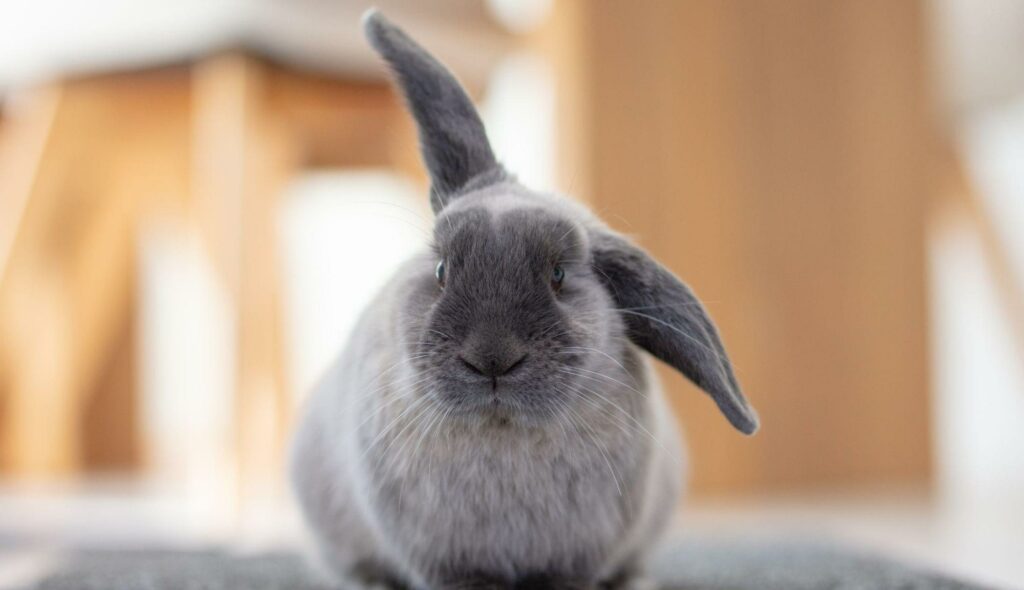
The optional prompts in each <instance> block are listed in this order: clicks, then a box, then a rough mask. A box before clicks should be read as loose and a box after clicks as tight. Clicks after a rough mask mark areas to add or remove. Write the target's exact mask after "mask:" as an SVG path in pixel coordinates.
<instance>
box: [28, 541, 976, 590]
mask: <svg viewBox="0 0 1024 590" xmlns="http://www.w3.org/2000/svg"><path fill="white" fill-rule="evenodd" d="M652 575H653V577H654V578H655V579H656V580H657V581H658V582H659V584H660V585H661V587H662V588H663V589H664V590H825V589H828V590H887V589H899V590H915V589H942V590H946V589H948V590H953V589H976V588H983V587H982V586H977V585H971V584H967V583H965V582H961V581H957V580H954V579H950V578H948V577H945V576H943V575H940V574H937V573H933V572H927V571H923V570H922V569H919V568H916V567H913V566H909V565H905V564H900V563H896V562H893V561H889V560H885V559H881V558H877V557H871V556H867V555H864V554H861V553H858V552H856V551H851V550H849V549H843V548H840V547H837V546H830V545H823V544H818V543H802V542H789V541H785V542H745V541H739V542H737V541H711V540H707V539H701V540H677V541H675V542H673V543H670V544H668V545H667V546H666V547H665V549H664V550H663V551H661V552H660V553H659V555H658V556H657V557H656V559H655V560H654V562H653V564H652ZM70 589H75V590H228V589H244V590H285V589H287V590H331V586H329V585H327V584H325V583H324V582H322V581H319V580H317V578H316V577H315V576H314V575H313V573H312V572H311V571H310V570H309V569H308V568H307V567H306V565H305V564H304V563H303V561H302V559H301V558H299V557H298V556H296V555H294V554H288V553H271V554H263V555H258V556H241V555H233V554H230V553H227V552H222V551H193V552H183V551H121V552H95V553H81V554H78V555H77V557H76V558H74V559H72V560H71V561H70V562H68V563H67V564H65V565H64V566H63V567H62V569H60V570H59V571H57V572H55V573H53V574H52V575H51V576H49V577H48V578H46V579H45V580H43V581H42V582H40V583H39V584H38V585H37V586H35V587H34V589H26V590H70Z"/></svg>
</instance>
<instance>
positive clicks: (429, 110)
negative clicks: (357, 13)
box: [363, 9, 505, 213]
mask: <svg viewBox="0 0 1024 590" xmlns="http://www.w3.org/2000/svg"><path fill="white" fill-rule="evenodd" d="M363 30H364V32H365V33H366V38H367V39H368V40H369V42H370V45H372V46H373V48H374V49H376V50H377V53H379V54H380V55H381V56H382V57H383V58H384V60H385V61H387V63H388V65H389V66H390V67H391V69H392V71H393V72H394V74H395V78H396V81H397V82H398V86H399V87H400V88H401V90H402V93H403V94H404V95H405V100H406V103H407V104H408V107H409V110H411V111H412V115H413V118H414V119H416V125H417V127H418V128H419V136H420V150H421V152H422V154H423V161H424V163H425V164H426V166H427V171H428V172H429V173H430V181H431V186H430V204H431V207H433V209H434V212H435V213H436V212H438V211H440V210H441V209H442V208H443V207H444V206H445V204H446V203H447V202H448V200H449V199H451V198H453V197H454V196H457V195H458V193H459V192H460V191H461V190H463V189H464V188H465V187H466V185H467V184H468V183H469V182H470V181H471V180H477V182H480V181H481V180H482V181H484V182H483V184H490V183H492V182H496V181H498V180H500V179H501V178H503V177H504V176H505V173H504V171H503V170H502V168H501V166H500V165H499V164H498V162H497V160H495V158H494V152H492V151H491V144H490V142H488V141H487V132H486V131H485V130H484V125H483V123H482V122H481V121H480V115H479V114H477V111H476V108H475V107H474V106H473V102H472V101H471V100H470V99H469V95H467V94H466V91H465V90H464V89H463V88H462V86H461V85H460V84H459V82H458V80H456V79H455V77H454V76H452V74H451V72H449V71H448V69H447V68H445V67H444V66H443V65H442V64H441V63H440V62H439V61H437V60H436V59H435V58H434V57H433V56H432V55H430V54H429V53H427V51H426V50H425V49H423V48H422V47H420V45H419V44H418V43H416V42H415V41H413V40H412V39H411V38H410V37H409V36H408V35H406V34H405V32H404V31H402V30H401V29H400V28H398V27H396V26H395V25H394V24H392V23H391V22H390V21H389V20H388V19H386V18H384V16H383V15H381V14H380V13H379V12H377V10H376V9H371V10H369V11H368V12H367V13H366V14H365V16H363Z"/></svg>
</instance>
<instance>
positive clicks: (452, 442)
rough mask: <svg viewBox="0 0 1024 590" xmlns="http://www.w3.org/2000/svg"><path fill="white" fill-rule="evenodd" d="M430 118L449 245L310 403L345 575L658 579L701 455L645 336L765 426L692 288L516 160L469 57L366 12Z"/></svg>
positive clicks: (315, 517)
mask: <svg viewBox="0 0 1024 590" xmlns="http://www.w3.org/2000/svg"><path fill="white" fill-rule="evenodd" d="M363 28H364V32H365V34H366V37H367V38H368V40H369V42H370V44H371V45H372V47H373V48H374V49H375V50H376V51H377V52H378V53H379V54H380V55H381V56H382V57H383V59H384V60H385V61H386V62H387V64H388V65H389V66H390V69H391V70H392V71H393V74H394V77H395V78H396V81H397V85H398V87H399V88H400V90H401V91H402V93H403V94H404V97H405V99H406V104H407V106H408V108H409V110H410V111H411V113H412V115H413V118H414V119H415V122H416V124H417V127H418V132H419V139H420V146H421V151H422V157H423V161H424V163H425V165H426V168H427V170H428V172H429V178H430V183H431V186H430V196H429V199H430V204H431V208H432V209H433V212H434V214H435V218H436V219H435V226H434V228H433V243H432V245H431V246H430V247H429V248H428V249H426V251H423V252H422V253H420V254H418V255H416V256H414V257H413V258H412V259H410V260H409V261H408V262H406V263H405V264H404V265H403V266H401V268H400V269H399V270H398V271H397V273H396V274H395V276H394V277H393V279H391V281H390V282H389V283H388V284H387V285H386V286H385V287H384V288H383V291H382V292H381V293H380V294H379V296H378V297H377V298H376V299H375V300H374V301H373V302H372V303H371V304H370V305H369V307H368V308H367V309H366V310H365V311H364V312H363V314H362V316H361V318H360V320H359V321H358V323H357V325H356V327H355V328H354V330H353V333H352V335H351V337H350V340H349V342H348V344H347V346H346V348H345V350H344V351H343V353H342V354H341V355H340V357H339V358H338V359H337V360H336V361H335V362H334V363H333V365H332V366H331V367H330V368H329V369H328V371H327V373H326V375H325V377H324V378H323V380H322V381H321V383H320V384H319V385H318V386H317V387H316V388H315V390H314V392H313V393H312V395H311V396H310V399H309V400H308V402H307V404H306V408H305V411H304V414H303V417H302V418H301V421H300V424H299V426H298V429H297V431H296V435H295V438H294V441H293V445H292V450H291V457H290V475H291V479H292V485H293V489H294V494H295V496H296V498H297V501H298V503H299V506H300V508H301V512H302V514H303V516H304V520H305V521H306V523H307V525H308V528H309V529H311V532H312V538H313V540H314V541H315V545H316V547H317V548H318V549H319V551H318V553H319V557H320V561H321V563H322V564H324V565H326V566H327V568H328V571H329V572H331V573H332V574H334V575H335V576H336V577H337V580H338V581H339V582H340V583H341V584H343V585H344V586H345V587H351V588H370V587H385V588H393V589H409V590H413V589H415V590H421V589H422V590H445V589H462V588H493V589H520V588H523V589H525V588H578V589H596V588H599V587H601V588H634V587H645V586H644V585H645V583H646V582H645V580H646V579H645V578H644V577H643V575H642V568H643V562H644V557H645V556H646V555H647V554H648V553H649V551H650V550H651V548H652V545H654V543H655V542H656V540H657V539H658V538H659V536H660V534H661V533H662V532H663V530H664V529H665V527H666V524H667V523H668V522H669V521H670V519H671V515H672V513H673V511H674V507H675V505H676V503H677V500H678V499H679V497H680V496H681V491H682V486H683V479H684V472H685V466H684V465H683V464H682V462H683V459H682V447H681V443H680V439H679V433H678V431H677V427H676V425H675V423H674V420H673V419H672V412H671V411H670V409H669V408H668V406H667V402H666V399H665V398H664V396H663V394H662V392H661V390H660V388H659V386H658V384H657V382H656V380H655V378H654V376H653V375H652V371H651V368H650V360H649V359H648V358H647V357H646V356H645V354H644V353H643V352H642V351H646V352H647V353H650V354H651V355H653V356H655V357H657V358H659V359H661V360H662V361H664V362H665V363H667V364H668V365H670V366H672V367H674V368H675V369H677V370H678V371H679V372H680V373H682V374H683V375H684V376H686V377H687V378H689V379H690V380H692V381H693V382H694V383H695V384H696V385H698V386H699V387H700V388H702V389H703V390H704V391H705V392H707V393H708V394H709V395H710V396H711V399H712V400H714V402H715V403H716V404H717V406H718V407H719V409H720V410H721V412H722V413H723V414H724V415H725V417H726V418H727V419H728V421H729V422H730V423H731V424H732V425H733V426H734V427H735V428H736V429H738V430H739V431H741V432H743V433H745V434H752V433H753V432H754V431H755V430H756V429H757V428H758V418H757V416H756V414H755V412H754V410H753V409H752V408H751V406H750V405H749V404H748V403H747V401H746V399H745V398H744V396H743V394H742V393H741V391H740V387H739V385H738V383H737V381H736V377H735V376H734V374H733V369H732V366H731V364H730V361H729V359H728V357H727V356H726V353H725V350H724V348H723V346H722V342H721V340H720V338H719V336H718V333H717V330H716V328H715V326H714V325H713V324H712V322H711V320H710V318H709V317H708V314H707V312H706V311H705V310H704V308H703V306H702V305H701V303H700V302H699V301H698V300H697V298H696V297H695V296H694V294H693V292H692V291H691V290H690V289H689V288H688V287H687V286H686V285H684V284H683V283H682V282H681V281H680V280H679V279H677V278H676V277H675V276H674V275H673V274H672V273H671V272H670V271H668V270H667V269H665V268H664V267H663V266H661V265H660V264H659V263H657V262H656V261H655V260H653V259H652V258H651V257H650V256H648V255H647V254H646V253H645V252H644V251H643V250H642V249H640V248H639V247H637V246H636V245H634V244H633V243H631V242H630V241H629V240H628V239H626V238H625V237H623V236H622V235H619V234H618V233H616V232H614V231H612V230H611V229H609V228H608V227H607V226H606V225H605V224H604V223H602V222H601V221H600V220H599V219H598V218H597V217H595V216H594V215H593V214H592V213H590V212H589V211H588V210H587V209H586V208H585V207H584V206H583V205H581V204H578V203H576V202H574V201H572V200H570V199H569V198H567V197H564V196H559V195H554V194H546V193H541V192H536V191H533V190H530V189H529V188H526V187H525V186H523V185H522V184H520V183H519V182H518V181H517V180H516V178H515V177H514V176H512V174H510V173H509V172H507V171H506V170H505V169H504V168H503V167H502V166H501V164H499V163H498V161H497V159H496V158H495V155H494V153H493V150H492V149H491V146H490V144H489V143H488V139H487V134H486V132H485V129H484V126H483V124H482V122H481V120H480V117H479V115H478V114H477V111H476V109H475V108H474V106H473V103H472V101H471V100H470V98H469V96H468V95H467V93H466V92H465V90H464V89H463V88H462V87H461V86H460V84H459V83H458V81H457V80H456V79H455V78H454V77H453V75H452V74H451V73H449V71H448V70H447V69H446V68H445V67H444V66H443V65H442V64H441V63H439V62H438V61H437V60H436V59H435V58H434V57H432V56H431V55H430V54H429V53H427V51H425V50H424V49H423V48H422V47H421V46H419V45H418V44H417V43H416V42H415V41H413V40H412V39H411V38H410V37H409V36H407V35H406V33H404V32H403V31H402V30H401V29H399V28H398V27H396V26H395V25H394V24H392V23H391V22H390V21H388V20H387V19H386V18H385V17H384V16H382V15H381V14H380V13H379V12H377V11H374V10H371V11H370V12H368V13H367V14H366V16H364V18H363Z"/></svg>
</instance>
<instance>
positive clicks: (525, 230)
mask: <svg viewBox="0 0 1024 590" xmlns="http://www.w3.org/2000/svg"><path fill="white" fill-rule="evenodd" d="M456 203H457V205H453V206H450V207H449V208H447V209H446V210H445V211H444V212H443V214H442V215H441V216H439V217H438V220H437V223H436V224H435V227H434V232H435V242H436V244H437V245H438V247H439V248H441V250H442V251H447V253H449V254H452V255H460V254H461V255H467V254H469V253H470V252H471V251H476V252H479V253H481V254H483V253H484V250H486V251H487V253H488V254H504V255H513V256H516V257H522V256H525V255H531V254H540V255H547V256H544V258H548V257H551V256H557V257H572V258H581V257H583V256H584V255H585V252H586V250H587V237H586V233H585V232H584V231H583V230H582V225H581V224H580V222H579V220H578V219H577V218H576V216H575V215H573V212H572V210H570V209H566V208H564V207H560V206H559V204H558V202H557V201H555V200H554V199H553V198H551V197H548V196H546V195H541V194H535V193H529V192H514V193H505V194H480V195H472V196H470V197H468V198H466V197H464V198H461V199H459V201H457V202H456Z"/></svg>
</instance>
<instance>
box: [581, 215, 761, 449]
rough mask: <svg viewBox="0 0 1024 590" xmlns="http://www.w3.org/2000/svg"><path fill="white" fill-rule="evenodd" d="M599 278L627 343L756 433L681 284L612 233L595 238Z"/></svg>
mask: <svg viewBox="0 0 1024 590" xmlns="http://www.w3.org/2000/svg"><path fill="white" fill-rule="evenodd" d="M591 243H592V246H591V247H592V248H593V260H594V266H595V267H596V269H597V271H598V272H597V274H598V277H599V278H600V279H601V280H602V281H603V282H604V283H605V287H606V288H607V289H608V291H609V292H610V293H611V295H612V298H613V299H614V300H615V303H616V305H618V307H619V313H621V314H622V318H623V320H624V321H625V323H626V327H627V330H628V332H629V338H630V339H631V340H632V341H633V342H634V343H636V344H637V345H638V346H640V347H642V348H644V349H645V350H647V351H648V352H650V353H651V354H653V355H654V356H656V357H658V358H659V359H661V360H663V361H665V362H666V363H668V364H669V365H671V366H672V367H674V368H675V369H676V370H678V371H679V372H680V373H682V374H683V375H685V376H686V377H687V378H688V379H689V380H690V381H692V382H693V383H694V384H696V385H697V386H698V387H700V388H701V389H703V390H704V391H706V392H707V393H708V394H709V395H711V398H712V399H713V400H714V401H715V404H717V405H718V408H719V409H720V410H721V411H722V413H723V414H725V417H726V418H727V419H728V420H729V422H730V423H731V424H732V425H733V426H734V427H736V429H737V430H739V431H740V432H742V433H744V434H753V433H754V432H755V431H756V430H757V428H758V419H757V413H756V412H755V411H754V409H753V408H751V407H750V405H749V404H748V403H747V400H746V398H744V397H743V393H742V392H741V391H740V386H739V383H737V382H736V376H735V375H734V374H733V371H732V364H731V363H730V362H729V357H728V356H726V354H725V347H723V346H722V341H721V339H720V338H719V336H718V330H717V329H715V325H714V324H713V323H712V322H711V318H710V317H708V313H707V311H705V310H704V306H703V305H701V303H700V301H699V300H698V299H697V297H696V296H695V295H694V294H693V291H691V290H690V288H689V287H687V286H686V285H685V284H683V282H682V281H680V280H679V279H677V278H676V277H675V275H673V274H672V273H671V272H669V271H668V270H667V269H666V268H665V267H663V266H661V265H660V264H658V263H657V262H655V261H654V260H653V259H652V258H651V257H650V256H648V255H647V254H646V253H644V252H643V251H642V250H641V249H640V248H638V247H636V246H634V245H633V244H630V243H629V242H628V241H626V240H625V239H623V238H621V237H619V236H616V235H613V234H611V233H605V232H600V233H599V234H598V235H595V236H593V238H592V242H591Z"/></svg>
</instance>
